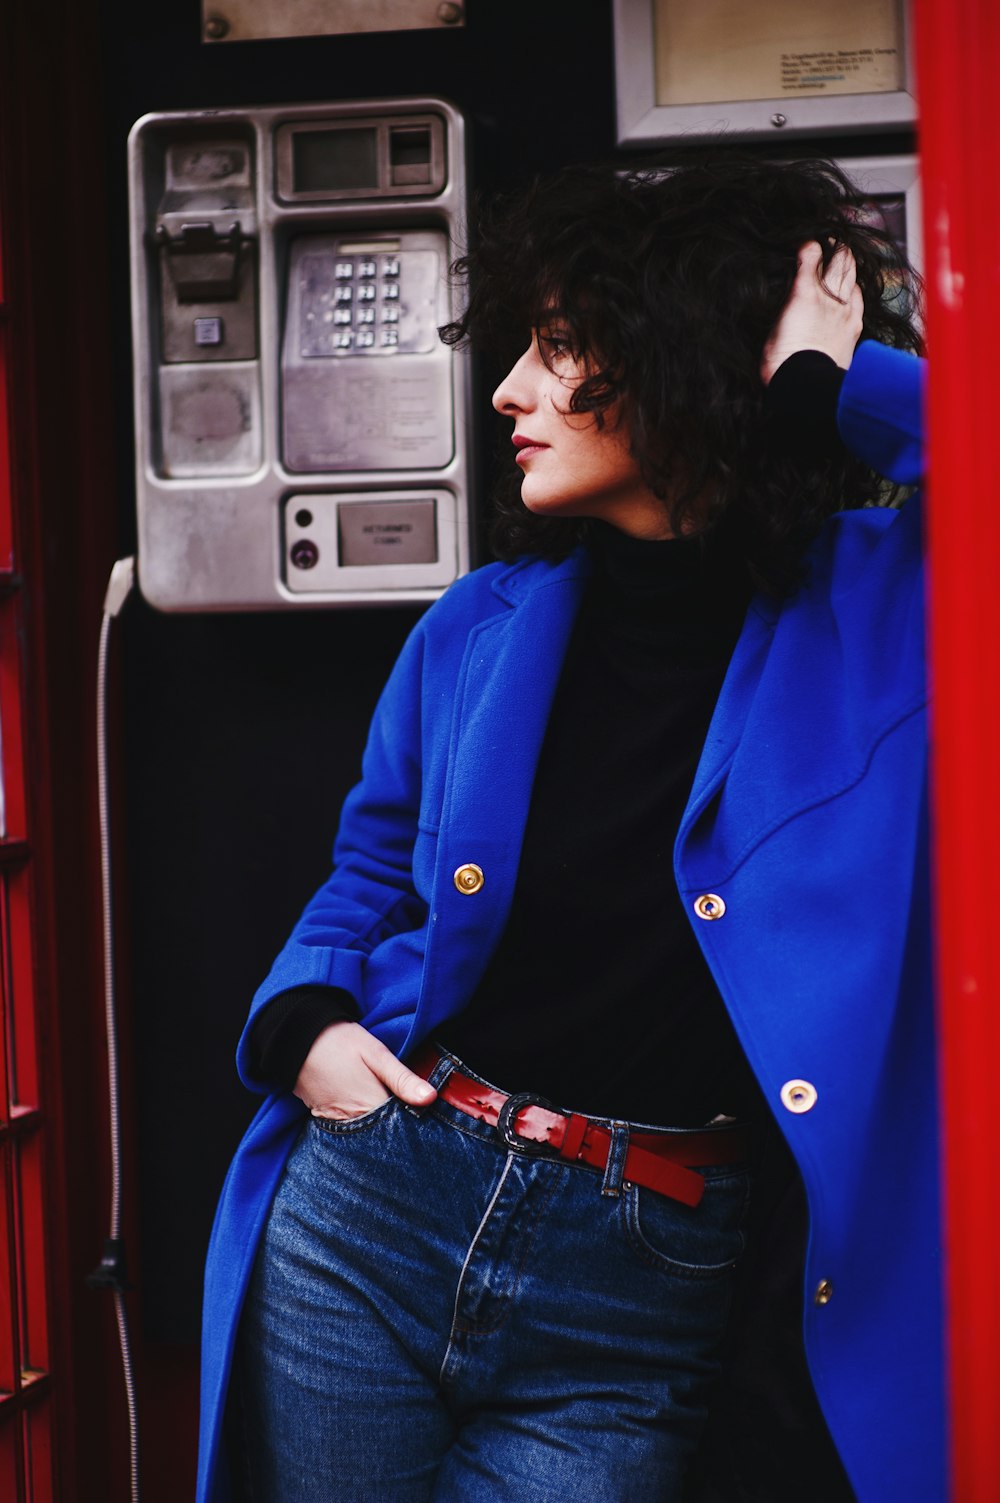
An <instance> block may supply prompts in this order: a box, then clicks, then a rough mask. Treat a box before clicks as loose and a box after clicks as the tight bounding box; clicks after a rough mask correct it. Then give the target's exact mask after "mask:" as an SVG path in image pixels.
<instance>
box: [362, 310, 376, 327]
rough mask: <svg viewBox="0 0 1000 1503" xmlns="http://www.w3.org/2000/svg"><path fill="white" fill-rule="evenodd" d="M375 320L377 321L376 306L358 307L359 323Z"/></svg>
mask: <svg viewBox="0 0 1000 1503" xmlns="http://www.w3.org/2000/svg"><path fill="white" fill-rule="evenodd" d="M374 322H375V309H374V308H359V309H358V323H359V324H373V323H374Z"/></svg>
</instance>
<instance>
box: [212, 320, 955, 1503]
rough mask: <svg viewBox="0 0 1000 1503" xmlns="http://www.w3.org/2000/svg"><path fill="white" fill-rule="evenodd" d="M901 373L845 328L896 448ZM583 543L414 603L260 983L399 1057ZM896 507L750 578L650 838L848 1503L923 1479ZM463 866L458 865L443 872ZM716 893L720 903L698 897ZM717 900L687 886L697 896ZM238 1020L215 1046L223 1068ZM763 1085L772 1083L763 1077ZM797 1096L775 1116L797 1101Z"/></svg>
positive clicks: (913, 989)
mask: <svg viewBox="0 0 1000 1503" xmlns="http://www.w3.org/2000/svg"><path fill="white" fill-rule="evenodd" d="M921 376H922V368H921V366H920V364H919V362H918V361H916V360H915V359H913V358H912V357H911V356H908V355H904V354H900V353H897V352H895V351H891V350H888V349H885V348H884V347H882V346H880V345H876V344H864V345H862V346H861V347H860V348H859V350H858V351H857V354H856V356H855V359H854V363H853V365H852V367H851V370H850V371H849V372H848V375H847V377H846V379H845V382H844V386H843V390H842V394H841V402H840V414H839V419H840V426H841V431H842V433H843V435H844V437H845V439H846V441H847V442H848V444H849V445H850V446H851V447H852V448H853V449H854V450H855V451H856V452H857V453H859V454H860V455H861V456H862V457H864V458H865V459H867V460H868V461H869V462H870V463H872V464H873V465H874V466H875V468H876V469H878V470H879V471H880V472H882V473H883V474H885V475H887V476H890V477H891V478H893V479H895V480H898V481H902V482H912V481H915V480H916V479H917V478H918V476H919V471H920V384H921ZM587 572H588V563H587V558H586V555H585V554H583V553H582V552H577V553H576V554H573V555H571V556H570V557H569V558H568V559H566V560H565V561H563V562H559V563H551V562H547V561H544V560H540V559H537V558H527V559H523V560H521V561H519V562H518V563H515V564H514V565H512V566H507V565H499V564H493V565H489V566H487V567H485V568H483V569H479V570H477V571H475V572H474V573H473V574H471V575H468V576H467V577H466V578H464V579H461V580H460V581H458V583H457V584H455V585H454V586H452V588H451V589H450V590H448V591H447V593H446V594H445V595H444V596H443V597H442V599H441V600H439V601H438V602H437V603H436V604H435V605H434V606H433V607H432V608H431V609H430V610H429V611H428V612H427V613H426V615H425V616H424V617H423V618H422V619H421V621H420V622H419V623H418V625H417V626H416V628H415V630H414V631H413V633H412V635H411V636H410V638H409V640H408V641H407V643H406V645H405V647H404V648H403V651H402V653H401V655H400V658H399V661H398V663H397V664H396V667H395V668H394V670H393V673H392V675H391V677H390V679H389V682H388V684H387V686H386V688H385V691H384V693H383V695H382V698H381V700H380V702H379V705H378V708H377V710H376V713H375V717H374V720H373V723H372V729H371V735H370V739H369V742H368V746H367V749H366V752H365V757H364V764H363V775H362V780H361V782H360V783H359V785H358V786H357V787H356V788H355V789H354V791H353V792H352V793H351V794H350V795H349V797H348V799H347V801H346V803H345V805H344V810H343V816H342V822H341V827H340V832H339V835H338V837H337V842H336V846H335V852H334V856H335V869H334V873H333V875H332V876H331V878H330V879H329V881H328V882H327V883H326V884H325V885H324V886H323V887H322V888H321V889H320V891H319V892H318V893H317V894H316V896H315V897H314V898H313V899H312V901H311V902H310V903H309V905H308V907H307V908H306V910H305V913H304V914H303V917H302V919H301V920H300V922H299V924H298V925H297V927H296V929H295V930H294V932H293V934H292V936H291V938H290V940H289V942H288V944H287V945H286V946H285V948H284V949H283V950H282V952H281V954H280V955H279V956H278V959H277V961H276V962H275V965H274V968H273V970H272V971H271V974H270V975H269V977H268V979H267V981H266V982H265V983H264V985H263V986H262V987H261V989H260V991H259V992H258V994H257V996H256V997H255V999H254V1003H253V1008H252V1010H251V1018H253V1017H254V1016H255V1014H256V1012H257V1010H258V1009H259V1008H260V1007H262V1006H264V1005H265V1004H266V1003H267V1002H268V1001H269V1000H270V999H271V998H272V997H273V996H274V995H275V994H276V993H278V992H280V991H284V990H285V989H287V988H288V987H292V986H298V985H301V984H306V983H313V984H320V985H331V986H341V987H345V988H346V989H347V990H348V991H349V992H351V993H352V995H353V996H354V997H355V998H356V999H357V1001H358V1003H359V1005H360V1007H361V1009H362V1013H363V1017H364V1022H365V1024H366V1026H367V1027H368V1028H370V1029H371V1030H372V1031H373V1032H374V1033H375V1034H376V1035H377V1036H378V1037H379V1038H380V1039H382V1040H383V1041H384V1042H385V1043H386V1044H387V1045H388V1046H389V1047H390V1048H392V1049H393V1050H394V1051H396V1052H397V1053H399V1054H402V1053H404V1052H405V1051H406V1050H408V1049H409V1048H411V1047H412V1046H413V1045H415V1044H416V1043H417V1042H418V1041H419V1040H421V1039H423V1038H424V1037H426V1036H427V1035H428V1034H430V1033H432V1032H433V1030H434V1028H435V1027H436V1026H437V1025H438V1024H439V1023H440V1022H441V1021H442V1020H443V1019H445V1018H447V1017H449V1016H450V1015H452V1014H453V1013H455V1012H456V1011H458V1010H459V1009H460V1008H461V1007H462V1006H463V1004H464V1003H465V1002H466V1001H467V999H468V998H469V996H470V994H471V993H472V991H473V989H474V988H475V985H476V983H477V981H478V979H479V977H480V975H481V974H482V972H483V970H484V968H485V966H486V963H487V961H488V959H489V957H490V955H491V953H492V951H493V949H494V947H495V945H496V943H497V941H498V940H499V938H500V935H501V934H502V932H503V929H504V924H505V922H506V919H507V914H508V910H509V907H510V901H511V895H512V892H513V889H514V883H515V879H516V875H517V865H518V856H519V852H520V848H521V841H522V837H523V833H524V827H525V820H526V816H527V813H528V804H529V799H530V796H531V788H532V780H533V776H534V770H535V765H536V761H537V758H538V753H539V749H540V747H541V743H542V737H543V735H544V732H545V727H546V722H547V719H548V715H549V710H550V706H551V703H552V698H553V693H554V691H555V687H556V683H557V680H558V678H559V673H560V669H561V666H562V661H563V656H564V652H565V649H566V645H567V642H568V640H569V636H570V632H571V630H572V626H573V621H574V617H575V614H576V610H577V607H578V604H579V601H580V598H581V593H582V590H583V587H584V583H585V580H586V577H587ZM923 591H924V584H923V575H922V569H921V535H920V516H919V510H918V508H917V506H916V505H915V504H914V503H913V502H910V503H908V504H907V505H906V506H905V507H904V508H903V509H902V510H901V511H891V510H881V509H868V510H859V511H847V512H843V513H840V514H838V515H837V516H835V517H833V518H832V519H831V520H830V522H829V523H828V524H827V525H826V527H825V528H824V530H823V532H822V534H821V536H820V537H819V539H818V540H817V542H816V544H815V545H814V547H813V548H812V551H811V555H810V565H809V572H808V577H807V580H806V583H805V584H804V585H803V586H802V588H800V589H799V590H798V591H797V593H796V594H795V595H794V596H792V598H790V599H789V600H787V601H784V602H778V601H774V600H770V599H766V598H763V597H760V598H756V599H755V600H754V601H753V602H752V603H751V606H750V608H749V611H748V613H747V618H746V622H745V625H744V628H743V631H742V634H741V636H740V639H739V641H738V644H737V646H736V650H735V652H734V655H733V659H732V663H731V665H730V668H729V671H728V674H727V676H726V680H725V683H724V685H723V688H722V692H721V694H720V697H719V702H718V706H717V708H716V711H715V714H714V716H713V719H712V722H711V726H710V728H709V732H708V736H707V739H706V742H705V747H704V752H703V754H702V758H701V762H700V765H699V768H698V771H697V775H696V777H695V782H694V787H693V789H692V792H691V797H690V800H689V802H688V806H687V809H686V812H685V814H684V817H683V820H682V822H681V826H680V830H679V833H678V837H677V843H676V847H675V872H676V878H677V884H678V887H679V889H680V892H681V895H682V897H683V899H684V901H685V903H686V905H687V909H688V913H689V915H690V917H691V923H692V926H693V928H694V930H695V933H696V935H697V938H698V940H699V941H700V943H701V946H702V948H703V951H704V954H705V957H706V959H707V961H708V964H709V966H710V967H711V970H712V973H713V975H714V977H715V979H716V982H717V984H718V987H719V990H720V991H721V993H722V996H723V998H724V999H725V1002H726V1004H727V1007H728V1009H729V1012H730V1015H731V1017H732V1020H733V1023H734V1025H735V1027H736V1030H737V1032H738V1034H739V1037H740V1040H741V1041H742V1044H743V1047H744V1049H745V1050H746V1053H747V1056H748V1058H749V1060H750V1063H751V1065H752V1066H753V1068H754V1070H755V1071H756V1074H757V1076H758V1079H759V1081H760V1084H761V1087H762V1089H763V1091H764V1094H765V1096H766V1098H767V1100H768V1102H769V1103H770V1105H771V1108H772V1110H773V1112H774V1115H775V1117H776V1119H777V1121H778V1123H779V1125H780V1127H781V1129H782V1130H783V1132H784V1134H785V1137H786V1139H787V1142H788V1144H789V1146H790V1148H791V1150H792V1153H793V1155H794V1157H795V1160H796V1162H797V1164H798V1167H799V1170H800V1172H801V1175H802V1179H803V1182H804V1185H805V1189H806V1194H807V1198H808V1204H809V1212H810V1236H809V1245H808V1251H807V1255H806V1286H805V1288H806V1298H805V1332H804V1335H805V1345H806V1352H807V1357H808V1360H809V1366H810V1370H811V1372H812V1376H813V1381H814V1384H815V1387H816V1391H817V1395H818V1398H819V1401H820V1404H821V1406H822V1409H823V1412H824V1414H825V1416H826V1420H827V1423H828V1425H829V1428H830V1431H831V1434H832V1436H833V1439H834V1442H835V1444H836V1446H837V1448H838V1450H839V1452H840V1455H841V1458H842V1460H843V1462H844V1465H845V1468H846V1470H847V1473H848V1476H849V1477H850V1480H851V1483H852V1485H853V1487H854V1489H855V1491H856V1493H857V1496H858V1499H859V1500H860V1503H876V1500H877V1503H882V1500H884V1499H886V1498H892V1499H903V1498H905V1499H906V1500H907V1503H940V1500H942V1499H943V1498H944V1497H945V1480H944V1436H943V1432H944V1420H943V1396H942V1388H943V1375H942V1324H941V1320H942V1317H941V1288H940V1268H939V1258H940V1252H939V1204H938V1190H939V1187H938V1124H937V1114H936V1104H935V1052H934V1035H933V1010H932V995H931V956H930V933H931V929H930V905H929V879H928V832H927V803H926V726H925V714H924V709H925V693H926V691H925V670H924V599H923ZM466 862H475V863H476V865H478V866H480V867H481V868H482V870H483V872H484V874H485V881H484V883H483V885H482V887H481V889H480V890H479V891H478V892H476V893H473V894H469V893H464V892H462V891H459V890H458V889H457V888H456V886H455V883H454V880H453V878H454V873H455V871H456V869H457V868H458V867H460V866H462V865H463V864H464V863H466ZM704 894H713V895H715V897H716V898H717V899H718V898H721V899H722V901H723V903H724V905H725V911H724V913H722V916H721V917H714V918H701V917H699V916H698V912H697V910H696V906H695V905H696V900H697V899H698V898H699V897H701V896H702V895H704ZM720 910H721V905H720V904H718V903H717V902H716V903H715V904H714V905H707V909H706V908H705V906H704V905H702V911H710V912H713V913H715V914H718V913H719V912H720ZM248 1059H249V1056H248V1052H247V1045H246V1035H244V1039H243V1040H242V1041H241V1045H240V1053H239V1065H240V1069H241V1073H242V1075H243V1078H244V1080H245V1082H246V1084H247V1085H248V1086H250V1087H251V1089H255V1090H258V1091H260V1090H263V1089H265V1088H264V1086H263V1085H262V1084H261V1083H260V1082H257V1081H254V1080H253V1079H252V1077H251V1076H250V1073H249V1063H248ZM790 1082H801V1083H802V1084H801V1085H800V1086H790V1084H789V1083H790ZM803 1108H805V1109H803ZM304 1111H305V1109H304V1108H303V1107H302V1105H301V1104H300V1103H299V1102H298V1101H297V1100H296V1099H295V1098H294V1097H292V1096H290V1095H276V1096H275V1095H272V1096H269V1097H268V1098H267V1100H266V1101H265V1102H264V1104H263V1106H262V1107H261V1109H260V1111H259V1113H258V1114H257V1116H256V1118H255V1120H254V1121H253V1123H252V1124H251V1126H250V1128H249V1130H248V1131H247V1134H246V1136H245V1138H244V1140H243V1143H242V1144H241V1146H240V1148H239V1151H238V1153H237V1156H236V1158H235V1160H234V1162H233V1165H232V1168H231V1170H230V1172H229V1175H228V1177H227V1179H226V1183H225V1187H224V1189H223V1192H222V1198H221V1202H220V1205H219V1209H218V1213H217V1217H216V1222H215V1228H214V1231H213V1236H212V1243H211V1248H210V1252H209V1259H208V1268H207V1275H206V1286H205V1325H204V1348H203V1390H202V1451H201V1458H200V1467H199V1491H198V1498H199V1500H200V1503H221V1500H223V1499H225V1498H226V1497H227V1495H228V1484H227V1477H226V1467H225V1460H224V1457H223V1455H222V1448H221V1444H220V1436H221V1419H222V1413H223V1408H224V1403H225V1393H226V1384H227V1379H228V1372H229V1366H230V1362H231V1358H232V1350H233V1341H234V1335H235V1329H236V1324H237V1320H238V1316H239V1311H240V1305H241V1301H242V1297H243V1292H244V1290H245V1288H246V1284H247V1280H248V1277H249V1274H250V1270H251V1266H252V1263H253V1258H254V1253H255V1249H256V1246H257V1242H258V1237H259V1235H260V1232H261V1228H262V1226H263V1224H264V1221H265V1218H266V1216H267V1213H268V1208H269V1206H270V1203H271V1199H272V1196H273V1194H274V1191H275V1188H276V1186H277V1183H278V1181H279V1179H280V1176H281V1172H282V1167H283V1165H284V1162H285V1159H286V1156H287V1154H288V1151H289V1149H290V1147H291V1145H292V1143H293V1141H294V1139H295V1137H296V1135H297V1133H298V1132H299V1129H300V1127H301V1125H302V1121H303V1115H304Z"/></svg>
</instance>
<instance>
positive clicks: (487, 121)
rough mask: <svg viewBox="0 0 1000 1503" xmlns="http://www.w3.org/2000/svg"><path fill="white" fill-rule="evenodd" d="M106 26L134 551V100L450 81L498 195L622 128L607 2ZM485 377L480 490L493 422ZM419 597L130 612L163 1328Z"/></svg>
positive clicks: (132, 931) (126, 19)
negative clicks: (330, 21)
mask: <svg viewBox="0 0 1000 1503" xmlns="http://www.w3.org/2000/svg"><path fill="white" fill-rule="evenodd" d="M106 38H107V50H108V59H109V62H108V68H107V74H106V76H107V78H108V82H109V86H110V93H109V98H108V154H109V159H108V164H107V166H108V175H109V180H110V185H111V213H112V220H113V222H112V224H111V226H110V229H111V237H110V238H111V241H112V244H113V246H114V247H115V250H114V259H113V264H112V267H111V273H112V281H113V286H114V298H115V305H114V318H113V322H112V327H111V330H110V331H109V334H110V338H111V339H112V341H113V344H114V368H115V373H116V376H115V388H116V389H115V401H116V407H117V430H118V435H119V442H118V464H119V474H118V477H117V478H118V481H119V486H118V490H119V494H120V496H121V498H122V506H121V516H120V537H121V548H120V552H122V553H125V552H128V551H131V550H132V548H133V546H134V523H133V517H132V507H133V497H134V483H133V479H132V449H131V410H130V401H131V399H130V390H131V385H130V383H131V373H130V364H129V343H128V335H127V330H128V323H129V311H128V273H127V238H128V237H127V220H126V199H125V141H126V136H127V134H128V130H129V127H130V126H131V125H132V123H133V121H134V120H136V119H137V118H138V117H139V116H140V115H142V114H144V113H146V112H147V111H152V110H175V109H187V108H210V107H214V106H225V105H254V104H280V103H284V102H289V103H292V102H298V101H306V100H326V99H329V100H337V99H348V98H377V97H380V96H381V97H385V96H393V95H398V94H404V95H405V94H415V93H428V94H441V95H444V96H445V97H446V98H449V99H451V100H452V101H453V102H454V103H455V104H456V105H458V106H459V108H460V109H462V110H463V112H464V113H465V114H466V116H467V118H468V120H469V123H470V127H471V139H472V154H473V158H472V181H473V183H474V185H475V186H476V187H477V188H483V189H485V190H487V191H488V190H489V189H490V188H493V187H495V186H498V185H501V184H504V183H508V182H511V181H515V180H520V179H522V178H523V177H524V176H525V175H526V174H527V173H529V172H531V171H534V170H538V169H546V168H550V167H557V166H559V165H561V164H562V163H565V162H567V161H572V160H577V159H584V158H592V157H594V156H598V155H603V154H606V153H609V152H610V151H612V150H613V147H614V125H613V118H614V116H613V85H612V50H611V13H610V3H609V0H546V3H545V4H544V5H538V4H537V3H536V4H532V3H525V0H515V3H506V4H504V5H502V6H501V5H496V4H493V3H491V0H473V3H472V4H471V5H470V6H469V17H468V25H467V27H465V28H464V29H462V30H458V31H434V32H404V33H397V34H392V33H389V34H385V33H383V34H375V35H366V36H346V37H332V38H312V39H308V40H294V41H282V42H256V43H242V44H233V45H231V46H205V45H203V44H202V43H201V41H200V14H199V6H198V4H197V0H184V3H171V4H162V5H157V6H128V7H126V6H125V4H124V3H123V0H118V3H113V4H112V3H109V4H108V6H107V11H106ZM482 385H483V387H484V391H483V394H482V402H481V405H482V410H483V414H484V420H483V423H482V427H481V430H480V433H481V442H480V444H479V450H480V456H481V463H480V472H481V475H480V478H481V485H485V484H487V483H488V470H489V463H488V456H489V454H490V452H491V451H492V448H493V440H494V429H493V422H492V414H491V412H490V409H489V402H488V389H486V386H487V383H485V382H483V383H482ZM482 456H485V460H484V459H482ZM416 616H417V613H416V612H415V611H414V610H413V609H401V608H398V607H397V608H394V609H387V610H375V611H357V610H352V611H331V612H308V613H302V614H298V613H294V612H289V613H287V614H282V615H273V614H270V615H261V616H252V615H240V616H217V615H216V616H212V615H205V616H197V617H193V616H184V617H181V616H167V615H162V614H158V613H157V612H155V611H153V610H152V609H151V608H150V607H148V606H147V605H145V604H144V603H143V602H141V601H138V600H137V601H133V603H132V604H131V605H130V606H129V609H128V612H127V614H126V615H125V616H124V617H123V618H122V625H121V626H120V628H118V631H119V634H120V641H121V648H120V650H121V652H122V654H123V661H124V673H123V699H124V711H123V723H124V727H125V730H124V756H123V759H122V761H123V766H124V769H125V772H124V777H125V800H124V810H123V818H124V821H125V826H126V832H127V834H126V838H127V846H128V859H129V881H128V889H127V892H126V893H125V894H124V904H123V908H122V914H123V926H124V927H125V928H126V929H127V933H126V935H125V942H126V947H127V950H128V952H129V959H128V966H127V970H128V971H129V973H130V977H131V982H130V992H131V1001H132V1005H133V1007H134V1029H135V1038H136V1051H137V1054H136V1061H135V1067H136V1079H135V1098H136V1103H137V1113H138V1121H137V1124H136V1126H137V1128H138V1135H139V1165H140V1199H141V1228H140V1229H141V1239H140V1240H141V1246H140V1249H139V1271H140V1290H141V1298H142V1311H143V1326H144V1331H145V1334H146V1336H147V1337H148V1338H151V1339H153V1340H158V1341H162V1340H168V1341H171V1340H173V1341H188V1340H193V1339H194V1337H195V1334H196V1330H197V1322H198V1313H199V1303H200V1280H201V1265H202V1261H203V1255H204V1249H205V1245H206V1243H207V1239H208V1232H209V1227H210V1223H211V1215H212V1210H213V1206H214V1202H215V1198H216V1196H217V1193H218V1189H219V1186H220V1184H221V1181H222V1177H223V1175H224V1173H225V1169H226V1165H227V1163H228V1159H229V1156H230V1154H231V1152H232V1149H233V1147H234V1145H235V1143H236V1141H237V1139H238V1137H239V1135H240V1133H241V1131H242V1129H243V1127H244V1125H245V1124H246V1122H247V1121H248V1120H249V1116H250V1114H251V1112H252V1110H253V1108H254V1106H255V1103H254V1101H253V1100H252V1099H251V1098H250V1097H249V1096H248V1095H247V1093H246V1092H245V1091H244V1090H243V1089H242V1087H241V1086H240V1085H239V1083H238V1081H237V1080H236V1077H235V1073H234V1068H233V1064H232V1057H233V1049H234V1045H235V1041H236V1038H237V1037H238V1034H239V1031H240V1028H241V1026H242V1023H243V1020H244V1018H245V1015H246V1010H247V1006H248V1003H249V1000H250V997H251V995H252V993H253V990H254V988H255V987H256V986H257V984H258V983H259V982H260V980H261V979H262V977H263V975H264V974H265V972H266V970H267V968H268V966H269V964H270V961H271V959H272V957H273V955H274V953H275V952H276V950H277V949H278V948H279V946H280V945H281V943H282V941H283V940H284V938H285V936H286V934H287V931H288V929H289V928H290V926H291V924H292V922H293V921H294V919H295V917H296V915H297V913H298V911H299V909H300V908H301V906H302V904H303V902H304V901H305V898H306V897H307V896H308V894H309V892H310V890H311V889H312V887H313V886H315V885H316V884H317V883H318V882H319V881H320V880H321V879H322V877H323V876H324V875H325V873H326V871H327V870H328V864H329V850H330V845H331V842H332V838H333V834H334V830H335V826H336V820H337V812H338V809H339V806H340V803H341V801H342V799H343V797H344V794H345V793H346V792H347V790H348V788H349V787H350V786H351V784H352V783H353V782H354V781H355V779H356V777H357V772H358V766H359V759H360V753H361V748H362V745H363V741H364V735H365V731H366V728H367V722H368V718H369V716H370V713H371V709H372V706H373V704H374V701H375V698H376V696H377V694H378V691H379V689H380V687H381V684H382V682H383V681H384V679H385V677H386V675H387V673H388V670H389V668H390V667H391V664H392V662H393V660H394V658H395V655H396V653H397V652H398V650H399V647H400V646H401V644H402V642H403V640H404V637H405V635H406V633H407V631H408V630H409V629H410V627H411V626H412V624H413V622H414V621H415V620H416Z"/></svg>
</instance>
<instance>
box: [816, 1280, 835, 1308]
mask: <svg viewBox="0 0 1000 1503" xmlns="http://www.w3.org/2000/svg"><path fill="white" fill-rule="evenodd" d="M832 1299H833V1281H832V1279H820V1281H819V1283H818V1284H817V1285H816V1293H815V1294H814V1295H813V1303H814V1304H817V1305H828V1304H829V1303H830V1301H831V1300H832Z"/></svg>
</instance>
